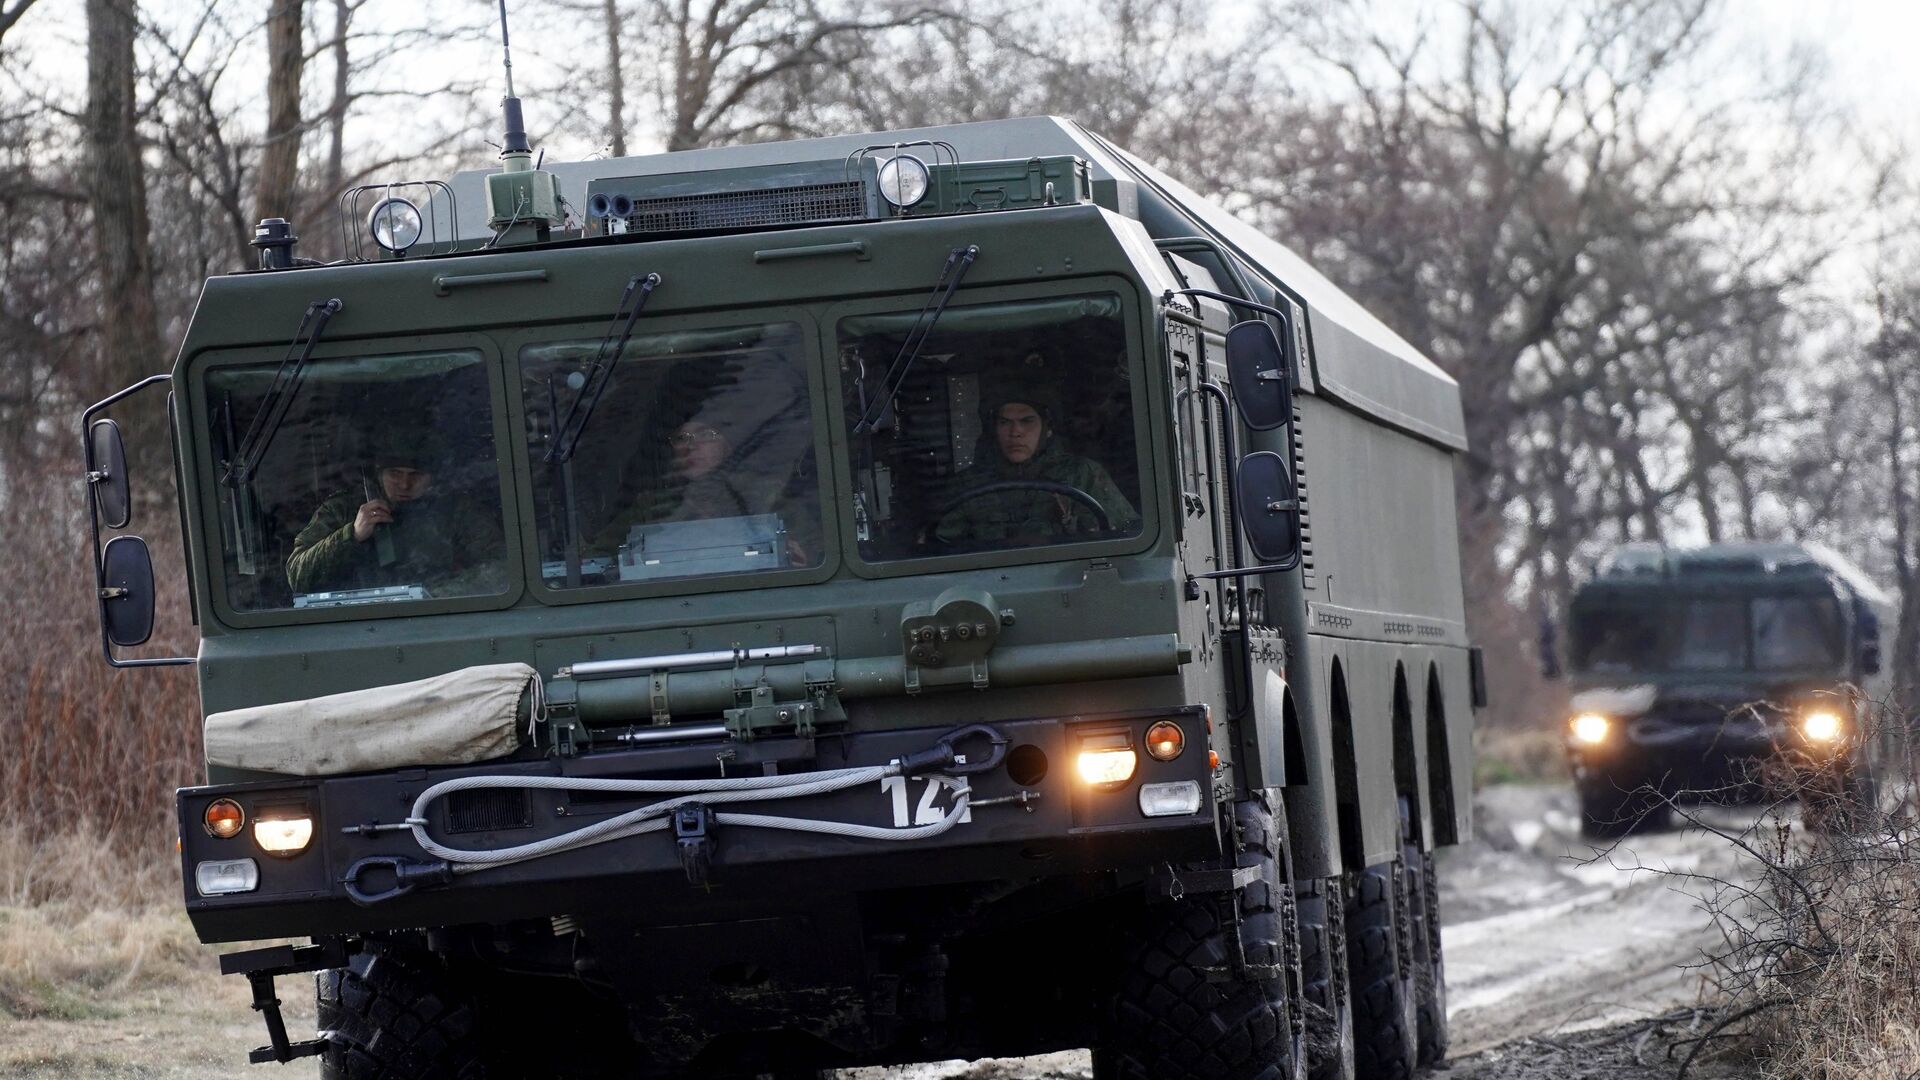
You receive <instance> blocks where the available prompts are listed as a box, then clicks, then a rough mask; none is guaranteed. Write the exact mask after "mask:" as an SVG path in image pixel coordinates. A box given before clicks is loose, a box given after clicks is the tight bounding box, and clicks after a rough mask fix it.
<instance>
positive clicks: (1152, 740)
mask: <svg viewBox="0 0 1920 1080" xmlns="http://www.w3.org/2000/svg"><path fill="white" fill-rule="evenodd" d="M1186 748H1187V733H1186V732H1184V731H1182V730H1180V725H1179V724H1176V723H1174V722H1173V721H1171V720H1162V721H1160V722H1159V723H1157V724H1155V725H1153V726H1152V727H1150V728H1148V729H1147V753H1149V754H1152V755H1153V759H1154V760H1155V761H1172V760H1173V759H1174V758H1177V757H1179V756H1180V752H1181V751H1182V750H1185V749H1186Z"/></svg>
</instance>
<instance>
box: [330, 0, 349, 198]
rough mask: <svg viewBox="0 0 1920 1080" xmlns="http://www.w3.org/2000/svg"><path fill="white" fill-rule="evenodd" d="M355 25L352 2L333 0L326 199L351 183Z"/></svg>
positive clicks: (336, 194)
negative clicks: (350, 43) (350, 35)
mask: <svg viewBox="0 0 1920 1080" xmlns="http://www.w3.org/2000/svg"><path fill="white" fill-rule="evenodd" d="M352 25H353V5H352V4H351V2H350V0H333V45H332V48H331V51H332V53H333V100H332V101H331V102H330V103H328V105H327V190H326V198H327V199H329V200H331V199H335V198H338V197H339V195H340V189H341V188H343V187H345V186H346V183H347V104H348V102H349V100H350V99H349V98H348V96H347V95H348V93H349V91H350V90H351V85H350V83H349V79H350V77H351V76H352V73H353V69H352V66H351V64H350V63H349V58H348V56H347V31H348V30H349V29H350V28H351V27H352Z"/></svg>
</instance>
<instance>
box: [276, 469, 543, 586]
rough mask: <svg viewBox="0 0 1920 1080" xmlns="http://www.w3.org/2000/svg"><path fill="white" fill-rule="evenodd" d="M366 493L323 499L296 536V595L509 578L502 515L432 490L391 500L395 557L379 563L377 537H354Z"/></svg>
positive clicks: (292, 572) (292, 573) (292, 577)
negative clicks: (413, 497)
mask: <svg viewBox="0 0 1920 1080" xmlns="http://www.w3.org/2000/svg"><path fill="white" fill-rule="evenodd" d="M366 501H367V499H366V496H365V495H364V494H361V493H355V492H346V491H343V492H341V493H340V494H338V495H335V496H333V497H332V498H330V499H328V500H327V501H326V502H323V503H321V504H320V508H319V509H318V510H315V511H314V512H313V517H312V519H310V520H309V521H308V522H307V527H306V528H304V529H301V530H300V535H298V536H296V537H294V540H293V555H292V556H291V557H289V558H288V559H287V584H289V585H291V586H292V587H293V591H294V592H296V593H311V592H323V591H331V590H336V589H365V588H372V587H375V586H381V585H424V586H426V587H427V591H428V592H429V593H433V594H435V595H440V596H450V595H463V594H466V595H470V594H472V593H476V592H492V591H496V590H497V589H498V588H500V587H501V586H502V585H504V583H505V574H504V572H503V567H502V566H501V563H502V560H503V559H504V558H505V554H506V552H505V544H504V543H503V538H502V536H501V533H500V525H499V520H498V519H499V514H498V512H497V511H494V510H491V509H489V508H488V507H486V506H485V505H483V504H481V503H478V502H474V501H473V500H469V499H461V498H458V497H457V496H440V495H428V496H427V497H425V498H422V499H416V500H413V501H411V502H403V503H395V504H393V507H394V510H393V523H392V524H391V525H383V526H381V528H384V529H387V530H390V535H391V536H392V537H393V549H394V554H395V556H396V558H395V560H394V562H392V563H391V564H390V565H387V566H381V565H380V560H379V555H378V548H379V545H378V543H377V542H376V541H377V537H370V538H368V539H367V540H366V541H364V542H363V541H359V540H355V539H354V538H353V519H354V515H356V514H357V513H359V511H360V506H361V504H362V503H365V502H366Z"/></svg>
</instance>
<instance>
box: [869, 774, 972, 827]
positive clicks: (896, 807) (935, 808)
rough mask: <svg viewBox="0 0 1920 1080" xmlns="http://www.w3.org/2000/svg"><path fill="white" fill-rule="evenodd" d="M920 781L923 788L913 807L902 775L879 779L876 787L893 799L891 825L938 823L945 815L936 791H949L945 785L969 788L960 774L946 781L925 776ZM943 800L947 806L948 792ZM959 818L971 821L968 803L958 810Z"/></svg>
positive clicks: (949, 799)
mask: <svg viewBox="0 0 1920 1080" xmlns="http://www.w3.org/2000/svg"><path fill="white" fill-rule="evenodd" d="M920 782H921V783H923V784H925V785H926V788H925V789H924V790H922V791H921V792H920V805H919V806H917V807H915V806H912V805H911V803H910V800H909V798H908V795H907V778H906V777H904V776H888V777H885V778H883V779H882V780H881V781H880V790H881V791H883V792H886V793H887V794H888V795H890V796H892V798H893V827H894V828H896V829H906V828H911V827H913V826H916V825H938V824H940V822H941V821H943V820H945V819H946V816H947V810H945V809H942V808H941V807H940V805H939V803H940V802H941V801H942V800H941V799H940V793H941V792H943V791H950V790H952V789H950V788H949V786H948V785H949V784H951V785H952V787H953V788H955V789H958V790H959V791H967V790H970V789H969V788H968V786H967V778H966V777H964V776H959V777H954V778H953V779H951V780H947V781H942V780H940V779H937V778H935V777H931V776H928V777H922V778H921V779H920ZM946 801H947V803H948V806H949V807H951V805H952V796H951V794H950V795H949V796H948V799H947V800H946ZM960 820H961V821H962V822H968V821H972V820H973V808H972V807H971V806H969V807H968V808H967V809H965V810H962V811H960Z"/></svg>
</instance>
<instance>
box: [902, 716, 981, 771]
mask: <svg viewBox="0 0 1920 1080" xmlns="http://www.w3.org/2000/svg"><path fill="white" fill-rule="evenodd" d="M975 737H978V738H983V739H985V740H987V747H988V749H987V754H986V756H985V758H983V759H981V760H977V761H975V760H969V759H968V757H967V756H966V755H964V754H962V753H960V750H959V746H960V744H961V743H962V742H964V741H966V740H968V739H972V738H975ZM1006 757H1007V737H1006V736H1005V735H1002V734H1001V733H1000V729H999V728H996V727H994V726H992V725H991V724H968V725H966V726H965V727H957V728H954V729H953V730H952V731H949V732H947V733H946V734H945V735H942V736H940V739H939V741H937V742H935V743H934V744H933V745H932V746H929V747H927V748H926V749H925V750H921V751H919V752H917V753H912V754H908V755H907V756H905V757H903V758H901V759H900V772H901V774H902V775H905V776H918V775H920V774H921V773H929V772H937V773H944V774H945V775H947V776H972V775H975V774H978V773H983V772H988V771H990V770H993V769H997V768H999V767H1000V763H1001V762H1002V761H1004V760H1006Z"/></svg>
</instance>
